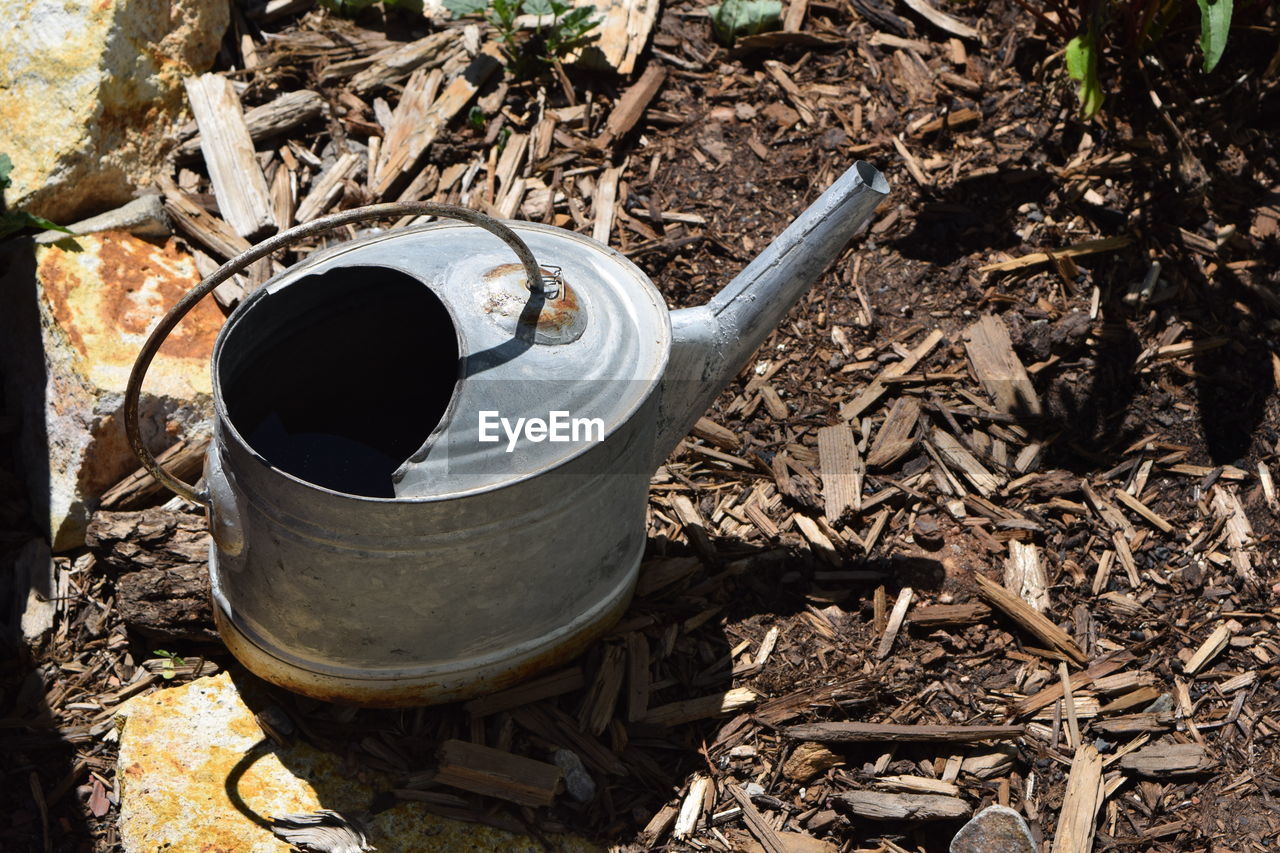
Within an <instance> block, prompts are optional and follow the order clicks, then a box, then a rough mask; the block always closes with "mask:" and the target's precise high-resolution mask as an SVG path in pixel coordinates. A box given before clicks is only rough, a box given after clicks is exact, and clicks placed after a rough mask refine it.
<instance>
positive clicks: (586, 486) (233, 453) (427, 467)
mask: <svg viewBox="0 0 1280 853" xmlns="http://www.w3.org/2000/svg"><path fill="white" fill-rule="evenodd" d="M886 192H887V184H886V183H885V181H884V179H883V177H881V176H880V175H879V173H877V172H876V171H875V170H874V169H872V168H871V167H870V166H867V165H866V164H863V163H859V164H856V165H855V166H854V167H853V168H851V169H850V170H849V171H848V172H847V173H846V174H845V175H844V176H842V177H841V178H840V179H839V180H838V181H837V182H836V184H834V185H833V186H832V187H831V188H830V189H829V190H828V191H827V192H826V193H825V194H824V195H823V196H822V197H821V198H819V199H818V201H817V202H815V203H814V205H813V206H811V207H810V208H809V210H807V211H806V212H805V213H804V214H802V216H801V217H800V218H799V219H797V221H796V222H795V223H793V224H792V226H791V227H789V228H788V229H787V231H786V232H784V233H783V235H781V236H780V237H779V238H778V240H776V241H775V242H774V243H773V244H771V245H770V247H769V248H768V249H766V251H765V252H764V253H763V254H762V255H761V256H760V257H759V258H757V259H756V260H755V261H753V262H752V263H751V264H750V265H749V266H748V267H747V268H746V269H745V270H744V271H743V272H742V273H741V274H740V275H739V276H738V277H737V278H736V279H735V280H734V281H733V282H732V283H730V284H729V285H728V286H727V287H726V288H725V289H724V290H723V291H722V292H721V293H720V294H719V295H717V296H716V297H715V298H714V299H713V300H712V302H711V303H709V304H708V305H705V306H700V307H697V308H691V309H684V310H681V311H675V312H668V311H667V309H666V306H665V302H664V300H663V299H662V297H661V294H660V293H659V292H658V291H657V289H656V288H655V287H654V286H653V284H652V283H651V282H650V281H649V279H648V278H647V277H646V276H645V275H644V274H643V273H642V272H641V271H640V270H639V269H638V268H636V267H635V266H634V265H633V264H631V263H630V262H629V261H628V260H627V259H626V258H625V257H623V256H622V255H620V254H619V253H617V252H615V251H613V250H611V249H608V248H607V247H604V246H601V245H600V244H597V243H594V242H593V241H590V240H588V239H586V238H584V237H581V236H579V235H576V234H573V233H571V232H566V231H562V230H560V229H556V228H553V227H551V226H545V225H537V224H530V223H514V222H513V223H507V224H506V225H505V226H501V225H492V223H491V224H490V226H486V227H487V229H488V230H490V231H491V232H493V233H499V231H501V234H500V236H503V240H504V241H506V242H507V243H508V246H512V247H514V246H516V245H517V244H518V245H519V246H520V247H521V250H520V251H518V252H517V254H518V255H519V257H520V260H521V263H512V262H511V261H512V257H511V251H510V250H509V249H506V248H504V247H503V245H502V243H501V242H499V241H496V240H494V239H493V238H492V236H490V235H488V234H485V233H484V232H483V231H480V230H478V229H476V228H471V227H467V226H466V225H460V224H457V223H436V224H430V225H426V226H418V227H414V228H408V229H398V230H395V231H390V232H386V233H382V234H376V235H374V236H371V237H367V238H364V239H362V240H357V241H354V242H351V243H347V244H343V245H342V246H340V247H338V248H336V249H332V250H328V251H325V252H321V253H318V254H316V255H314V256H312V257H311V258H308V259H307V260H306V261H304V262H303V263H300V264H298V265H296V266H294V267H292V268H290V269H288V270H286V271H285V272H284V273H282V274H280V275H279V276H278V277H276V278H275V279H273V280H272V281H270V282H268V283H267V284H266V285H264V287H263V288H261V289H260V290H259V291H257V292H256V293H254V294H253V295H252V296H250V297H249V298H248V299H246V300H245V301H244V302H243V303H242V304H241V305H240V306H239V307H238V308H237V310H236V311H235V312H234V313H233V314H232V316H231V317H230V318H229V319H228V321H227V324H226V326H225V327H224V329H223V331H222V333H221V334H220V336H219V339H218V343H217V345H216V347H215V352H214V357H213V380H214V381H213V388H214V401H215V423H214V434H213V441H212V443H211V446H210V450H209V455H208V460H207V465H206V478H205V483H206V485H205V489H204V490H203V491H201V492H198V493H193V497H195V498H196V499H198V500H200V501H201V502H203V503H205V505H206V506H207V507H208V511H209V517H210V529H211V533H212V537H213V544H212V546H211V558H210V574H211V586H212V592H213V598H214V612H215V618H216V620H217V623H218V628H219V631H220V633H221V635H222V637H223V639H224V641H225V642H226V643H227V645H228V647H229V648H230V649H231V651H232V652H233V653H234V654H235V655H236V657H237V658H239V659H240V660H241V661H242V662H243V663H244V664H245V665H246V666H248V667H249V669H251V670H252V671H254V672H256V673H257V674H258V675H260V676H262V677H264V678H266V679H267V680H269V681H272V682H275V683H277V684H280V685H283V686H285V687H288V688H290V689H293V690H295V691H298V692H300V693H303V694H306V695H310V696H313V697H316V698H321V699H327V700H333V701H342V702H350V703H355V704H362V705H377V706H392V705H421V704H432V703H437V702H445V701H452V700H456V699H463V698H467V697H470V696H475V695H480V694H483V693H487V692H492V691H494V690H498V689H501V688H503V687H505V686H508V685H510V684H513V683H516V682H518V681H519V680H521V679H523V678H525V677H527V676H529V675H532V674H534V673H536V672H539V671H541V670H544V669H547V668H549V667H552V666H554V665H556V664H558V663H563V662H565V661H567V660H569V659H570V658H572V657H573V656H574V655H575V654H577V653H578V652H579V651H581V650H582V649H583V648H585V647H586V646H587V645H588V644H589V643H590V642H591V641H592V640H593V639H595V638H597V637H598V636H600V635H601V634H602V633H604V632H605V631H607V630H608V629H609V628H610V627H611V626H612V625H613V624H614V623H615V622H616V621H617V619H618V617H619V616H620V615H621V613H622V611H623V610H624V609H625V607H626V605H627V603H628V601H629V599H630V596H631V593H632V590H633V588H634V585H635V581H636V578H637V574H638V570H639V565H640V560H641V557H642V554H643V551H644V545H645V523H644V519H645V507H646V500H647V486H648V481H649V477H650V476H651V474H652V471H653V469H654V468H655V467H656V466H657V465H658V464H660V463H661V461H662V460H663V459H665V457H666V455H667V454H668V453H669V452H670V451H671V450H672V449H673V448H674V446H675V445H676V443H678V441H679V440H680V439H681V438H682V437H683V436H684V435H685V434H686V433H687V431H688V429H689V428H690V427H691V426H692V424H693V422H694V421H695V420H696V419H697V418H698V417H699V416H700V415H701V413H702V412H703V411H704V410H705V409H706V407H707V406H708V405H709V404H710V402H711V401H712V400H713V399H714V397H715V395H716V394H717V393H718V392H719V391H720V389H721V388H722V387H723V386H724V385H725V384H726V383H727V382H728V381H729V380H730V379H732V377H733V376H734V375H736V374H737V372H738V371H739V370H740V369H741V368H742V367H743V366H744V365H745V363H746V362H747V360H748V359H749V358H750V357H751V355H752V353H753V352H754V351H755V349H756V348H757V347H758V346H759V344H760V343H761V342H762V341H763V339H764V338H765V337H766V336H767V334H768V333H769V331H770V330H771V329H772V328H774V327H775V326H776V324H777V323H778V322H779V321H780V320H781V319H782V317H783V316H784V315H785V313H786V312H787V310H789V308H790V307H791V305H793V304H794V302H795V301H796V300H797V299H798V298H799V297H800V296H801V295H802V294H803V293H804V291H805V290H807V288H808V287H809V285H810V284H811V283H812V282H813V281H814V280H816V278H817V277H818V275H820V274H821V272H822V271H823V270H824V269H825V268H826V267H827V266H828V265H829V263H830V262H831V261H832V260H833V259H834V258H835V257H836V255H838V254H839V252H840V251H842V250H843V248H844V246H845V245H846V244H847V243H848V240H849V239H850V237H851V236H852V235H853V234H854V232H855V231H857V230H858V229H859V228H860V227H862V226H863V225H864V224H865V222H866V221H867V220H868V219H869V217H870V215H871V214H872V212H873V211H874V209H875V206H876V204H877V203H878V202H879V201H880V200H881V199H882V198H883V196H884V195H885V193H886ZM472 215H474V214H472ZM339 216H341V215H339ZM495 229H497V230H495ZM513 235H514V237H515V239H514V241H513V240H512V239H510V238H511V237H512V236H513ZM282 236H283V235H282ZM259 256H260V255H259ZM531 258H536V259H537V264H538V266H537V267H536V268H535V267H534V266H533V265H532V264H531ZM237 260H241V261H243V260H244V258H243V257H242V258H241V259H237ZM234 264H235V262H232V263H230V264H228V265H227V267H225V268H224V269H226V270H229V269H231V268H232V267H233V265H234ZM230 274H231V273H230V272H228V273H227V275H230ZM206 284H207V283H206ZM206 289H211V288H206ZM173 313H174V312H171V314H173ZM179 316H180V315H179ZM168 320H169V318H166V322H165V323H162V325H161V327H160V328H158V329H157V330H156V333H155V334H153V337H156V335H159V336H160V337H161V338H162V337H163V333H164V332H165V330H166V326H167V327H168V328H171V327H172V325H173V323H176V320H174V321H173V323H170V322H168ZM149 346H150V342H149ZM156 346H158V343H157V344H156ZM152 351H153V350H152ZM147 352H148V350H147V349H144V355H145V354H146V353H147ZM148 361H149V357H145V358H141V359H140V360H139V367H137V368H135V378H136V379H137V383H135V384H140V383H141V378H142V375H143V374H144V373H145V368H146V362H148ZM133 392H134V395H135V397H136V393H137V389H136V388H134V389H133ZM129 403H130V400H129V399H128V398H127V399H126V414H128V411H129V408H128V407H129ZM134 403H135V404H136V399H135V400H134ZM139 444H140V443H138V444H135V449H138V447H139ZM148 461H149V458H148V457H147V456H144V464H147V463H148ZM150 461H151V462H153V460H150ZM149 467H150V466H149ZM153 472H154V473H157V474H158V475H159V476H162V477H164V476H167V475H164V473H163V472H161V471H158V470H155V469H153ZM170 479H171V478H170Z"/></svg>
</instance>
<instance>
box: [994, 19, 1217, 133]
mask: <svg viewBox="0 0 1280 853" xmlns="http://www.w3.org/2000/svg"><path fill="white" fill-rule="evenodd" d="M1015 2H1017V3H1018V5H1020V6H1022V7H1023V8H1024V9H1026V10H1027V11H1029V12H1031V13H1032V14H1033V15H1035V16H1036V19H1037V21H1038V22H1039V23H1040V25H1041V26H1042V27H1043V28H1044V29H1047V30H1049V31H1050V32H1051V33H1053V34H1054V35H1056V36H1058V37H1059V38H1062V39H1064V40H1067V46H1066V63H1067V74H1068V75H1069V76H1070V77H1071V79H1072V80H1074V81H1075V82H1076V83H1077V84H1078V85H1077V89H1076V93H1077V95H1078V97H1079V99H1080V113H1081V115H1082V116H1084V117H1085V118H1089V117H1092V116H1094V115H1096V114H1097V113H1098V111H1099V110H1100V109H1102V102H1103V99H1104V95H1103V91H1102V80H1101V77H1100V75H1099V68H1100V67H1101V65H1102V63H1103V51H1104V49H1105V48H1106V47H1107V46H1108V45H1112V46H1114V47H1116V48H1117V49H1118V51H1120V52H1124V53H1128V54H1130V55H1138V54H1142V53H1143V52H1145V51H1147V50H1148V49H1149V48H1150V47H1151V45H1152V44H1154V43H1155V42H1156V41H1157V40H1159V39H1160V38H1161V37H1162V36H1164V35H1165V34H1167V33H1168V32H1169V31H1170V30H1171V29H1172V28H1173V26H1174V24H1175V22H1176V21H1177V20H1178V18H1179V17H1181V16H1184V15H1189V14H1190V10H1191V7H1192V5H1193V4H1192V2H1191V0H1085V2H1083V3H1076V2H1073V0H1015ZM1194 5H1195V7H1196V8H1197V9H1198V11H1199V16H1200V53H1201V56H1202V60H1203V61H1202V63H1201V67H1202V68H1203V69H1204V70H1205V71H1206V72H1208V71H1212V70H1213V69H1214V68H1216V67H1217V65H1218V63H1219V62H1220V61H1221V60H1222V56H1223V54H1224V53H1225V51H1226V49H1227V35H1228V33H1229V32H1230V29H1231V19H1232V15H1233V14H1234V11H1235V10H1234V0H1195V4H1194Z"/></svg>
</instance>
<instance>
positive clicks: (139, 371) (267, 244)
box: [124, 201, 545, 506]
mask: <svg viewBox="0 0 1280 853" xmlns="http://www.w3.org/2000/svg"><path fill="white" fill-rule="evenodd" d="M424 215H425V216H439V217H443V218H445V219H457V220H460V221H462V222H466V223H468V224H470V225H475V226H477V227H479V228H483V229H484V230H486V231H488V232H489V233H490V234H493V235H494V236H496V237H498V238H499V239H501V240H502V242H504V243H506V244H507V245H508V246H510V247H511V250H512V251H514V252H515V253H516V255H517V256H518V257H519V258H520V263H522V264H523V265H524V271H525V276H526V279H525V280H526V281H527V282H528V286H529V290H530V291H531V292H532V294H533V295H534V296H535V297H536V296H538V295H540V294H542V293H544V292H545V285H544V283H543V280H542V271H541V268H540V267H539V266H538V262H537V261H535V260H534V258H533V252H531V251H529V247H528V246H527V245H525V242H524V241H523V240H521V239H520V237H519V236H518V235H517V234H516V232H515V231H514V230H512V229H511V228H510V227H509V226H507V225H504V224H503V223H502V222H500V221H499V220H497V219H494V218H492V217H490V216H486V215H484V214H483V213H479V212H478V211H475V210H468V209H467V208H465V207H456V206H454V205H451V204H432V203H430V202H425V201H423V202H394V203H388V204H372V205H368V206H366V207H357V208H353V209H351V210H344V211H342V212H341V213H334V214H332V215H330V216H322V217H320V218H319V219H313V220H311V221H310V222H304V223H303V224H301V225H295V226H294V227H292V228H290V229H288V230H286V231H281V232H280V233H279V234H277V235H275V236H274V237H271V238H270V239H267V240H263V241H262V242H261V243H259V244H258V245H256V246H254V247H252V248H250V249H246V250H245V251H243V252H241V253H240V254H239V255H236V256H235V257H234V258H232V259H231V260H229V261H227V262H226V263H225V264H223V265H222V266H220V267H218V269H217V270H216V271H215V272H214V273H213V274H212V275H210V276H209V277H208V278H206V279H204V280H203V281H201V282H200V283H199V284H197V285H196V286H195V287H193V288H192V289H191V290H189V291H188V292H187V294H186V295H185V296H183V297H182V298H181V299H179V300H178V302H177V303H176V304H175V305H174V306H173V307H172V308H170V309H169V312H168V313H167V314H165V315H164V317H162V318H161V319H160V323H159V324H158V325H157V326H156V327H155V329H153V330H152V331H151V334H150V336H148V337H147V340H146V343H144V344H143V345H142V350H141V351H140V352H139V353H138V359H137V361H135V362H134V364H133V370H132V372H130V374H129V384H128V386H127V387H126V388H125V392H124V428H125V434H126V435H127V436H128V438H129V446H130V447H131V448H133V452H134V454H135V455H136V456H137V457H138V460H139V461H140V462H142V467H143V468H145V469H146V470H147V472H148V473H149V474H151V476H153V477H155V478H156V479H157V480H158V481H160V483H161V484H162V485H164V486H165V487H166V488H168V489H169V490H170V491H172V492H175V493H176V494H178V495H180V496H182V497H183V498H186V499H187V500H188V501H191V502H192V503H197V504H202V505H205V506H208V503H209V496H208V493H207V492H201V491H197V490H196V488H195V487H194V486H192V485H191V484H190V483H186V482H184V481H182V480H179V479H178V478H177V477H175V476H173V475H172V474H170V473H169V472H168V471H166V470H164V468H162V467H161V466H160V463H159V462H158V461H157V460H156V457H155V456H154V455H153V454H152V453H151V451H150V450H148V449H147V447H146V445H144V444H143V443H142V429H141V425H140V424H139V419H138V403H139V399H140V398H141V396H142V380H143V379H144V378H145V377H146V375H147V369H148V368H149V367H151V361H152V359H154V358H155V356H156V353H157V352H158V351H159V349H160V346H161V344H163V343H164V341H165V339H166V338H168V337H169V333H170V332H172V331H173V329H174V327H175V326H177V325H178V323H179V322H181V320H182V318H183V317H185V316H186V314H187V312H188V311H190V310H191V308H192V307H193V306H194V305H195V304H196V303H197V302H199V301H200V300H201V299H203V298H204V297H205V296H207V295H208V294H209V292H210V291H211V290H213V289H214V288H215V287H217V286H218V285H220V284H222V283H223V282H224V281H226V280H227V279H229V278H231V277H232V276H233V275H235V274H236V273H239V272H240V271H241V270H243V269H244V268H245V267H247V266H249V264H251V263H253V262H254V261H258V260H261V259H262V258H265V257H266V256H267V255H270V254H271V253H272V252H275V251H276V250H277V249H282V248H284V247H286V246H289V245H291V244H293V243H295V242H297V241H298V240H301V239H303V238H306V237H314V236H316V235H317V234H323V233H324V232H326V231H332V230H333V229H335V228H340V227H341V226H343V225H350V224H351V223H354V222H365V221H367V220H370V219H381V218H384V217H388V216H424Z"/></svg>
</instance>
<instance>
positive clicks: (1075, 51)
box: [1067, 29, 1103, 118]
mask: <svg viewBox="0 0 1280 853" xmlns="http://www.w3.org/2000/svg"><path fill="white" fill-rule="evenodd" d="M1067 74H1069V75H1071V79H1072V80H1075V81H1076V82H1077V83H1079V84H1080V86H1079V89H1078V90H1077V94H1078V95H1079V97H1080V114H1081V115H1082V116H1084V117H1085V118H1092V117H1093V116H1095V115H1097V114H1098V110H1100V109H1102V98H1103V95H1102V84H1100V83H1099V82H1098V42H1097V38H1096V34H1095V33H1094V32H1093V30H1092V29H1090V31H1089V32H1087V33H1084V34H1083V35H1078V36H1076V37H1075V38H1073V39H1072V40H1071V41H1069V42H1067Z"/></svg>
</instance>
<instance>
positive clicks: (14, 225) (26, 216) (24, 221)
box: [0, 210, 75, 240]
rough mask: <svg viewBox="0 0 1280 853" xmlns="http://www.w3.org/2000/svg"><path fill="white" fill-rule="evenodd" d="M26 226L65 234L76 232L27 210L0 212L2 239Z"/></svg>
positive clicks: (0, 234) (0, 236) (0, 235)
mask: <svg viewBox="0 0 1280 853" xmlns="http://www.w3.org/2000/svg"><path fill="white" fill-rule="evenodd" d="M24 228H41V229H43V230H45V231H61V232H63V233H64V234H74V233H75V232H74V231H72V230H71V229H70V228H66V227H63V226H62V225H58V224H57V223H55V222H50V221H49V220H47V219H45V218H44V217H43V216H36V215H35V214H34V213H27V212H26V211H25V210H10V211H6V212H5V213H0V240H3V239H4V238H5V237H8V236H9V235H10V234H16V233H18V232H19V231H21V230H23V229H24Z"/></svg>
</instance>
